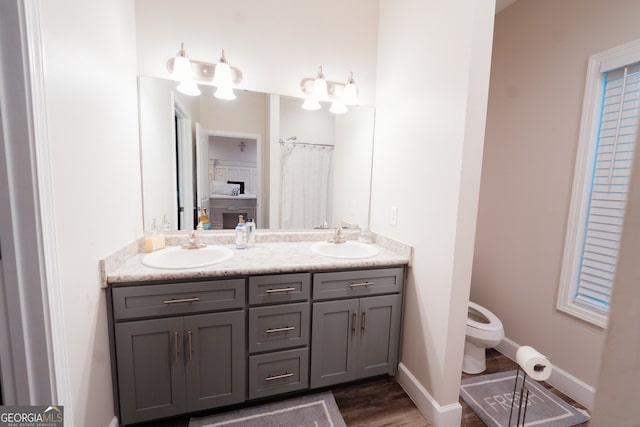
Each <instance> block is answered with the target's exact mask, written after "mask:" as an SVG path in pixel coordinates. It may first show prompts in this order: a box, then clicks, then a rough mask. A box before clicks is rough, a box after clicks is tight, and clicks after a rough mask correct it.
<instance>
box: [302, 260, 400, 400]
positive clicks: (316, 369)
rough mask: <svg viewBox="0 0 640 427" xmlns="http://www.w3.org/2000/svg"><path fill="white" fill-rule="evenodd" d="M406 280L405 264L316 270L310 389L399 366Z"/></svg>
mask: <svg viewBox="0 0 640 427" xmlns="http://www.w3.org/2000/svg"><path fill="white" fill-rule="evenodd" d="M403 283H404V269H403V268H394V269H380V270H356V271H348V272H335V273H333V272H332V273H319V274H315V275H314V278H313V286H314V290H313V294H314V303H313V319H312V324H313V332H312V337H311V349H312V351H311V380H310V382H311V388H317V387H324V386H328V385H333V384H338V383H342V382H346V381H352V380H355V379H359V378H365V377H369V376H373V375H381V374H385V373H393V372H395V371H396V369H397V364H398V340H399V336H400V319H401V316H400V312H401V307H402V297H401V293H400V292H401V290H402V286H403ZM380 294H381V295H380ZM331 298H334V299H331ZM325 299H326V300H325Z"/></svg>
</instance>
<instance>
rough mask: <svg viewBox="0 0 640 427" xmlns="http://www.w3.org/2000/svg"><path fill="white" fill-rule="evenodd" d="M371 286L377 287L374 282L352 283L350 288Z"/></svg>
mask: <svg viewBox="0 0 640 427" xmlns="http://www.w3.org/2000/svg"><path fill="white" fill-rule="evenodd" d="M369 285H375V283H373V282H360V283H351V284H349V287H351V288H359V287H360V286H369Z"/></svg>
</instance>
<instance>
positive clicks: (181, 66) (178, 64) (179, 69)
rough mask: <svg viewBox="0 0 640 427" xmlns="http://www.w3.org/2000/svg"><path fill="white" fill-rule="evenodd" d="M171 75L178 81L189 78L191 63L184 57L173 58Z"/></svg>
mask: <svg viewBox="0 0 640 427" xmlns="http://www.w3.org/2000/svg"><path fill="white" fill-rule="evenodd" d="M171 75H172V76H173V78H175V79H176V80H179V81H184V80H186V79H188V78H191V61H189V60H188V59H187V58H186V57H184V56H176V57H175V58H173V72H172V73H171Z"/></svg>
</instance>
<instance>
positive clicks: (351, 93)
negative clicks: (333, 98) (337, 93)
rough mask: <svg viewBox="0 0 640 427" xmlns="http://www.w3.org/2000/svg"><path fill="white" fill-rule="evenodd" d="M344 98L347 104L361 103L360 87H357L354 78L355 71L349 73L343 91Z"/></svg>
mask: <svg viewBox="0 0 640 427" xmlns="http://www.w3.org/2000/svg"><path fill="white" fill-rule="evenodd" d="M342 100H343V101H344V103H345V105H358V104H359V103H360V101H359V100H358V88H357V87H356V82H355V80H353V73H349V78H348V79H347V84H346V85H345V86H344V90H343V91H342Z"/></svg>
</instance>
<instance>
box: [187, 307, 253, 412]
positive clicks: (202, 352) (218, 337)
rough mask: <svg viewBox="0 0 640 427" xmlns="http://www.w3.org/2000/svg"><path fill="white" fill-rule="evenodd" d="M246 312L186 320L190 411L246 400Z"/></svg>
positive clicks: (188, 317)
mask: <svg viewBox="0 0 640 427" xmlns="http://www.w3.org/2000/svg"><path fill="white" fill-rule="evenodd" d="M244 319H245V314H244V310H238V311H231V312H223V313H211V314H203V315H199V316H187V317H185V318H184V331H185V333H184V336H185V342H184V345H185V366H186V378H187V379H186V389H187V409H188V410H189V411H199V410H202V409H208V408H214V407H217V406H223V405H229V404H232V403H238V402H242V401H244V399H245V377H246V373H245V372H246V357H245V346H244V324H245V320H244Z"/></svg>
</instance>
